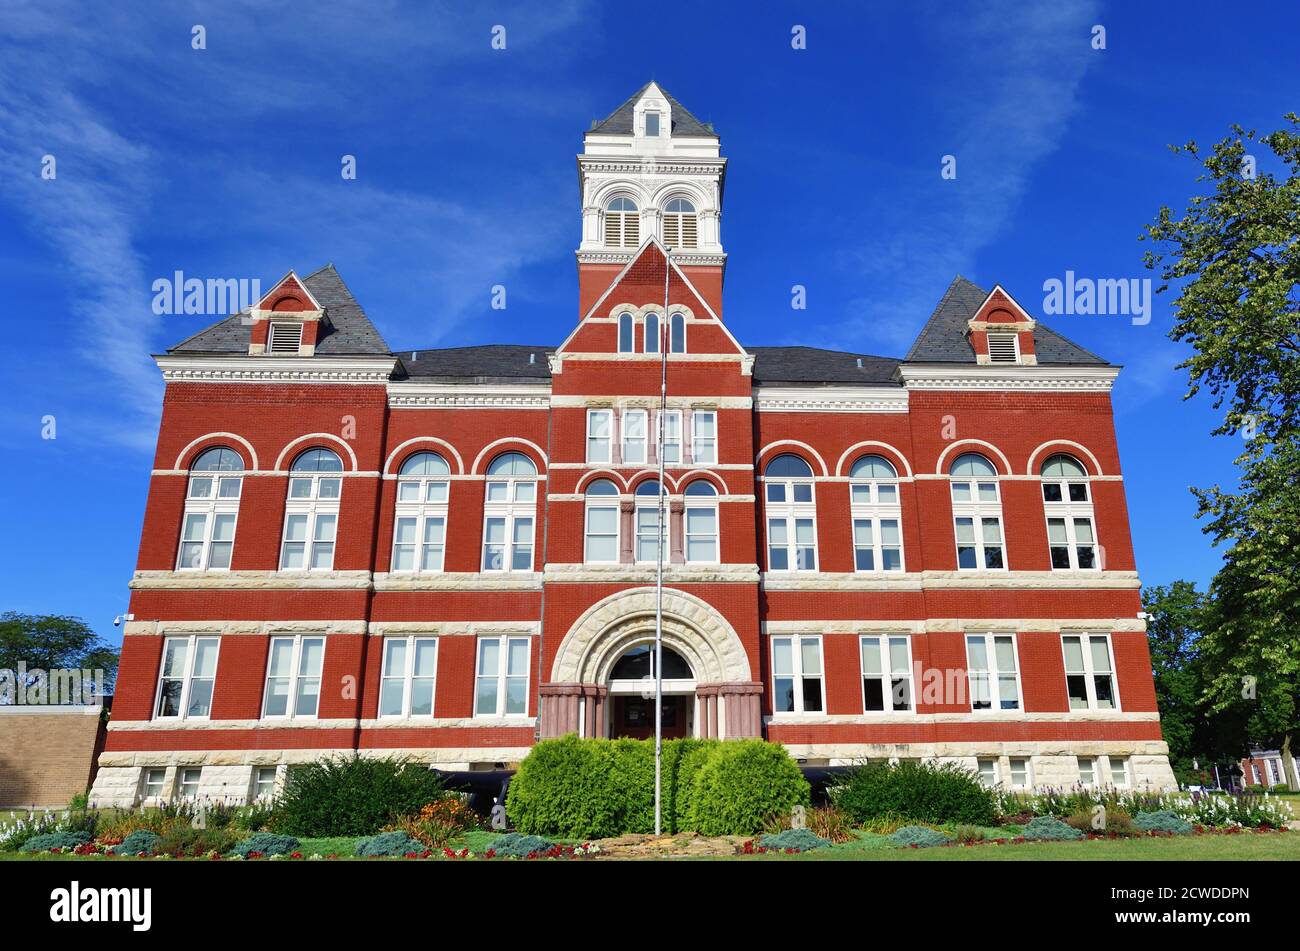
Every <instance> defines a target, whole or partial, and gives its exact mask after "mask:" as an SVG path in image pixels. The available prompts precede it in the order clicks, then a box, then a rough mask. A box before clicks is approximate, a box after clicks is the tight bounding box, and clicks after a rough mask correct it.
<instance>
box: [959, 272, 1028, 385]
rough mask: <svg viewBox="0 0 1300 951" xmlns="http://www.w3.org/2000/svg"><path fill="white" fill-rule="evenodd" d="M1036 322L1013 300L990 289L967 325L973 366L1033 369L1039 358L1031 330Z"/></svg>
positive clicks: (997, 287)
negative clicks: (997, 365)
mask: <svg viewBox="0 0 1300 951" xmlns="http://www.w3.org/2000/svg"><path fill="white" fill-rule="evenodd" d="M1036 326H1038V323H1037V321H1035V320H1034V318H1033V317H1031V316H1030V315H1029V313H1028V312H1027V311H1026V310H1025V309H1024V308H1023V307H1021V306H1020V305H1019V304H1018V303H1016V301H1015V299H1014V298H1013V297H1012V296H1011V295H1010V294H1008V293H1007V292H1006V291H1005V290H1003V289H1002V285H1001V284H995V285H993V290H992V291H990V292H989V295H988V297H986V298H985V299H984V303H982V304H981V305H980V306H979V309H978V310H976V311H975V314H974V316H972V317H971V319H970V320H968V321H967V322H966V329H967V335H968V339H969V340H970V345H971V349H972V350H974V351H975V362H976V363H977V364H979V365H981V366H984V365H986V364H995V363H996V364H1006V365H1009V366H1036V365H1037V364H1038V357H1037V355H1036V353H1035V350H1034V328H1035V327H1036Z"/></svg>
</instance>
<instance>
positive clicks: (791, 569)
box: [763, 466, 820, 573]
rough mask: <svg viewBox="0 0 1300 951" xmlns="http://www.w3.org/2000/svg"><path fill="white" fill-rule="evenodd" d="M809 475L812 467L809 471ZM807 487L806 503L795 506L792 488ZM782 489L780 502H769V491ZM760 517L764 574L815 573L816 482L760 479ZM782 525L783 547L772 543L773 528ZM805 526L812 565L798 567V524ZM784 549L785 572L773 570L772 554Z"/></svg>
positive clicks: (788, 477)
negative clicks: (763, 546)
mask: <svg viewBox="0 0 1300 951" xmlns="http://www.w3.org/2000/svg"><path fill="white" fill-rule="evenodd" d="M809 469H810V471H811V466H810V467H809ZM805 485H806V486H807V487H808V499H807V501H803V502H796V501H795V500H794V498H795V494H796V493H795V487H796V486H805ZM774 486H780V487H781V495H782V498H781V499H779V500H777V501H773V500H772V488H773V487H774ZM763 500H764V504H763V516H764V519H765V521H764V532H763V537H764V540H765V542H766V547H767V552H766V555H767V570H768V571H770V572H774V573H798V572H815V571H817V570H818V568H817V566H818V564H819V563H820V558H819V557H818V551H817V480H816V478H815V477H813V476H801V477H798V478H795V477H790V476H778V477H775V478H771V477H769V476H767V475H764V476H763ZM778 522H779V523H783V525H784V528H785V544H784V546H782V545H780V544H778V543H777V542H775V540H774V539H773V531H772V528H773V526H774V525H775V524H776V523H778ZM800 522H808V523H809V524H810V526H811V530H812V564H810V565H805V566H801V565H800V564H799V549H800V547H801V546H800V544H799V523H800ZM782 547H784V549H785V557H786V566H785V567H784V568H775V567H773V564H772V562H773V558H772V554H773V552H775V551H777V550H778V549H779V548H782Z"/></svg>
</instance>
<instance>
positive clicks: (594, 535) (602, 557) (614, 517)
mask: <svg viewBox="0 0 1300 951" xmlns="http://www.w3.org/2000/svg"><path fill="white" fill-rule="evenodd" d="M586 538H587V550H586V553H585V556H584V557H585V559H586V561H587V562H588V563H599V564H613V563H615V562H617V561H618V506H617V505H591V504H589V505H588V506H587V532H586Z"/></svg>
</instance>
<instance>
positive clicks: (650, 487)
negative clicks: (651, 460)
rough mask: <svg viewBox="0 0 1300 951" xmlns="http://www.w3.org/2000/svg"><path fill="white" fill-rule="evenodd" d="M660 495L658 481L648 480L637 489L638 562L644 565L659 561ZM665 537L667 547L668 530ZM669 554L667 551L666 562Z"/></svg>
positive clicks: (664, 542) (664, 533) (665, 553)
mask: <svg viewBox="0 0 1300 951" xmlns="http://www.w3.org/2000/svg"><path fill="white" fill-rule="evenodd" d="M659 494H660V489H659V480H658V479H647V480H646V481H645V482H642V483H641V484H640V485H638V486H637V487H636V496H635V498H636V560H637V561H639V562H642V563H651V564H657V563H658V561H659V543H660V538H659V534H660V531H659V498H658V496H659ZM664 494H665V495H666V494H667V493H666V492H665V493H664ZM665 507H666V506H665ZM663 535H664V538H663V544H664V545H665V546H667V545H668V531H667V528H665V529H664V532H663ZM667 554H668V552H667V550H665V551H664V555H665V561H666V560H667V558H666V556H667Z"/></svg>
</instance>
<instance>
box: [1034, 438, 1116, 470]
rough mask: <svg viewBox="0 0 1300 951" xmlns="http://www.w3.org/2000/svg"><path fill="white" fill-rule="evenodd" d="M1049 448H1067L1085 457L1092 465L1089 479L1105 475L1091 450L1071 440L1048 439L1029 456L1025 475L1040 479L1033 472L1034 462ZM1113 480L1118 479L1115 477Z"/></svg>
mask: <svg viewBox="0 0 1300 951" xmlns="http://www.w3.org/2000/svg"><path fill="white" fill-rule="evenodd" d="M1050 446H1069V447H1071V448H1073V449H1077V450H1078V451H1079V452H1081V453H1083V454H1084V455H1085V456H1087V457H1088V460H1089V461H1090V462H1091V463H1092V465H1093V471H1092V472H1089V473H1088V477H1089V478H1094V477H1096V476H1100V475H1104V474H1105V473H1104V472H1103V471H1102V468H1101V463H1100V462H1099V461H1098V460H1097V457H1096V456H1094V455H1093V454H1092V450H1091V449H1089V448H1088V447H1087V446H1084V445H1081V444H1080V443H1077V442H1074V441H1073V440H1070V439H1049V440H1048V441H1047V442H1045V443H1042V444H1041V445H1039V447H1038V448H1037V449H1035V450H1034V451H1033V452H1031V453H1030V454H1029V462H1028V463H1027V464H1026V466H1025V475H1027V476H1029V477H1030V478H1040V476H1039V473H1037V472H1035V471H1034V461H1035V460H1036V459H1037V458H1038V454H1039V453H1040V452H1042V451H1043V450H1044V449H1047V448H1048V447H1050ZM1114 478H1119V477H1118V476H1115V477H1114Z"/></svg>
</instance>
